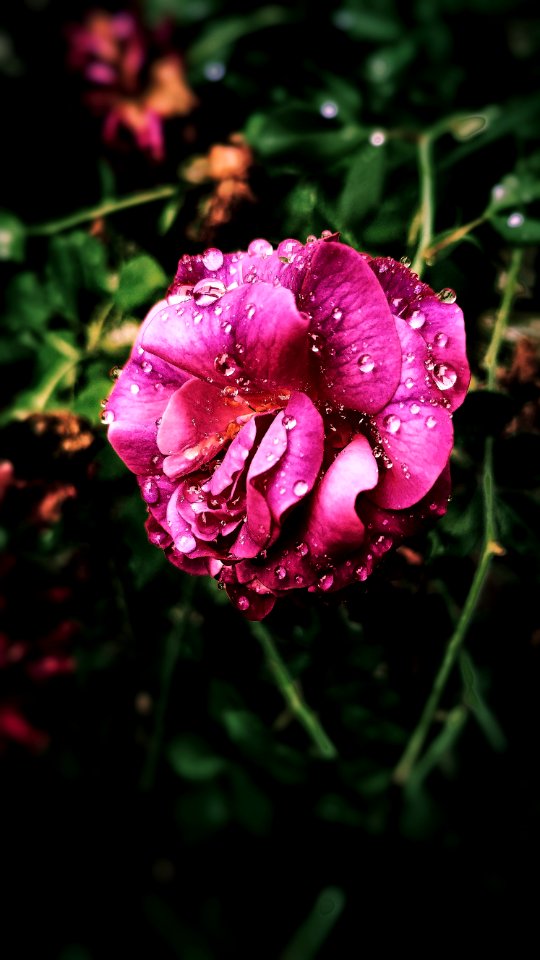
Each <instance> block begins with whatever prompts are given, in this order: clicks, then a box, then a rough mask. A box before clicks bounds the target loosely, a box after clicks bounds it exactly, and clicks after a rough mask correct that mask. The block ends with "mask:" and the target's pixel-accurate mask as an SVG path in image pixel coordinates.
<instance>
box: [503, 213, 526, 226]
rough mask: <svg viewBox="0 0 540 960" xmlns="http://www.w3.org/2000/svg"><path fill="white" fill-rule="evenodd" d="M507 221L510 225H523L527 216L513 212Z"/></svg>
mask: <svg viewBox="0 0 540 960" xmlns="http://www.w3.org/2000/svg"><path fill="white" fill-rule="evenodd" d="M506 223H507V224H508V226H509V227H514V228H515V227H522V226H523V224H524V223H525V217H524V216H523V214H522V213H511V214H510V216H509V217H508V220H507V221H506Z"/></svg>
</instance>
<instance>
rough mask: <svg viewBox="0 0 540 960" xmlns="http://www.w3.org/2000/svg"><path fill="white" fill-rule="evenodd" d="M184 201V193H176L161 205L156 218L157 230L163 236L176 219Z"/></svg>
mask: <svg viewBox="0 0 540 960" xmlns="http://www.w3.org/2000/svg"><path fill="white" fill-rule="evenodd" d="M183 202H184V194H183V193H178V194H177V195H176V196H174V197H171V199H170V200H168V201H167V203H166V204H165V206H164V207H163V209H162V211H161V213H160V215H159V218H158V231H159V233H160V234H161V235H162V236H163V234H165V233H167V232H168V231H169V230H170V229H171V227H172V225H173V223H174V221H175V220H176V218H177V216H178V214H179V213H180V210H181V209H182V204H183Z"/></svg>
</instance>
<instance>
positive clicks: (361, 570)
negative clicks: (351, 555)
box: [354, 564, 368, 580]
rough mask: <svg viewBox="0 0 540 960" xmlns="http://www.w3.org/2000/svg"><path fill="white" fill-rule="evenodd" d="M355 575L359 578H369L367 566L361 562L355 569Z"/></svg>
mask: <svg viewBox="0 0 540 960" xmlns="http://www.w3.org/2000/svg"><path fill="white" fill-rule="evenodd" d="M354 575H355V577H356V578H357V579H358V580H367V576H368V572H367V567H364V566H362V564H360V566H359V567H357V568H356V570H355V571H354Z"/></svg>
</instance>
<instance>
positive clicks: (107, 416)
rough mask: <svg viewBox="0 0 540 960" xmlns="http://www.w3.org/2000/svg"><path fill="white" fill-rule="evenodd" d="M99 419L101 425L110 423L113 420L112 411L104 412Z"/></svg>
mask: <svg viewBox="0 0 540 960" xmlns="http://www.w3.org/2000/svg"><path fill="white" fill-rule="evenodd" d="M99 419H100V420H101V422H102V423H112V422H113V420H114V413H113V412H112V410H104V411H103V413H102V414H101V416H100V418H99Z"/></svg>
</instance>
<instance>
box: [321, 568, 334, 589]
mask: <svg viewBox="0 0 540 960" xmlns="http://www.w3.org/2000/svg"><path fill="white" fill-rule="evenodd" d="M333 583H334V574H333V573H332V571H331V570H327V571H326V572H325V573H321V575H320V577H319V579H318V580H317V586H318V587H319V590H330V587H331V586H332V585H333Z"/></svg>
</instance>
